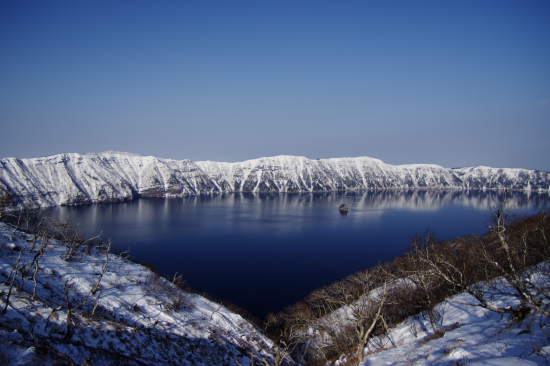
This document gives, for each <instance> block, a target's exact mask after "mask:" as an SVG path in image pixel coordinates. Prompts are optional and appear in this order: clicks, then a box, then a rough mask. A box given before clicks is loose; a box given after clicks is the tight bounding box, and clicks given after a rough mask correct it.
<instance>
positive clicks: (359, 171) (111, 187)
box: [0, 152, 550, 206]
mask: <svg viewBox="0 0 550 366" xmlns="http://www.w3.org/2000/svg"><path fill="white" fill-rule="evenodd" d="M416 188H449V189H504V188H508V189H518V190H535V191H548V190H550V173H547V172H540V171H536V170H527V169H497V168H489V167H483V166H478V167H472V168H460V169H447V168H443V167H441V166H437V165H428V164H414V165H399V166H395V165H389V164H385V163H383V162H382V161H380V160H378V159H373V158H368V157H358V158H334V159H319V160H312V159H308V158H305V157H300V156H275V157H267V158H260V159H253V160H247V161H244V162H239V163H220V162H212V161H199V162H192V161H190V160H170V159H161V158H156V157H152V156H136V155H131V154H123V153H116V152H108V153H100V154H76V153H73V154H59V155H54V156H49V157H43V158H35V159H16V158H7V159H0V191H4V192H8V193H10V194H11V195H12V196H13V197H14V198H15V199H16V200H17V201H18V202H21V203H26V202H32V203H37V204H39V205H42V206H50V205H71V204H82V203H95V202H116V201H123V200H129V199H132V198H134V197H156V196H186V195H197V194H207V193H222V192H316V191H359V190H366V189H416Z"/></svg>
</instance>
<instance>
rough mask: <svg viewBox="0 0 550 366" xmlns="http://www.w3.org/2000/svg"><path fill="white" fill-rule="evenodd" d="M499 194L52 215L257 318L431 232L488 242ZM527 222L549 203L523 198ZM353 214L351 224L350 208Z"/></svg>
mask: <svg viewBox="0 0 550 366" xmlns="http://www.w3.org/2000/svg"><path fill="white" fill-rule="evenodd" d="M499 195H500V194H499V193H496V192H488V193H483V192H456V191H407V192H404V191H379V192H367V193H365V194H337V193H334V194H274V195H257V194H224V195H216V196H200V197H190V198H169V199H164V198H158V199H157V198H147V199H138V200H135V201H132V202H128V203H115V204H100V205H86V206H77V207H56V208H53V209H51V213H52V214H53V215H54V216H55V217H57V218H62V219H69V220H70V221H71V222H72V223H73V224H78V225H79V227H80V229H81V231H82V232H84V233H86V234H88V235H90V236H91V235H95V234H97V233H99V232H100V231H103V233H104V237H105V238H109V237H110V238H112V239H113V241H114V245H115V247H116V248H117V249H119V250H126V249H128V248H130V254H131V255H132V256H133V257H135V258H136V259H138V260H140V261H146V262H152V263H154V264H155V266H156V267H157V269H158V270H159V272H161V273H165V274H174V273H176V272H177V273H179V274H182V275H183V276H184V278H185V280H186V281H187V282H188V283H189V284H190V285H191V286H192V287H193V288H194V289H196V290H198V291H201V292H202V291H205V292H208V293H210V294H212V295H214V296H216V297H218V298H221V299H224V300H230V301H232V302H234V303H235V304H237V305H239V306H241V307H243V308H245V309H247V310H249V311H250V312H252V313H253V314H255V315H257V316H263V315H265V314H267V313H268V312H275V311H279V310H282V309H283V308H284V307H285V306H287V305H290V304H291V303H294V302H296V301H300V300H302V299H303V298H304V297H305V296H306V295H307V294H308V293H309V292H310V291H312V290H314V289H316V288H318V287H320V286H323V285H326V284H329V283H331V282H333V281H335V280H338V279H342V278H343V277H345V276H347V275H349V274H351V273H353V272H355V271H358V270H361V269H364V268H367V267H369V266H372V265H375V264H377V263H379V262H384V261H386V260H389V259H391V258H393V257H395V256H398V255H400V254H402V253H404V251H405V250H406V248H407V246H408V244H409V241H408V238H409V236H410V235H411V234H413V233H415V232H423V231H425V230H426V229H427V228H431V229H433V230H435V231H436V234H438V236H439V237H441V238H450V237H454V236H458V235H466V234H470V233H483V232H485V231H486V225H487V221H488V218H489V207H490V206H494V205H495V204H496V203H497V202H498V199H499ZM511 201H512V202H513V203H514V205H515V207H516V212H517V213H519V214H532V213H536V212H538V211H539V210H541V209H548V208H550V199H549V196H548V194H546V195H542V194H541V195H539V194H531V195H526V194H523V193H514V194H512V196H511ZM342 203H346V204H347V205H348V206H349V208H350V211H349V213H348V214H346V215H342V214H341V213H340V212H339V211H338V207H339V206H340V204H342Z"/></svg>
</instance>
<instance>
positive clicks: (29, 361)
mask: <svg viewBox="0 0 550 366" xmlns="http://www.w3.org/2000/svg"><path fill="white" fill-rule="evenodd" d="M69 257H70V258H69ZM68 258H69V259H68ZM107 258H108V260H107ZM36 260H38V262H36ZM35 263H38V266H35V265H34V264H35ZM14 269H15V270H14ZM103 269H105V271H103ZM102 273H103V275H102ZM10 284H13V286H10ZM97 284H99V286H97V289H99V290H98V291H95V292H94V288H96V285H97ZM10 287H11V290H10ZM34 292H35V293H36V295H35V298H34V299H33V293H34ZM8 295H11V296H10V297H9V306H7V312H6V313H5V314H3V313H2V311H3V310H4V308H5V304H6V301H7V300H8ZM69 309H70V314H69ZM277 350H278V349H277V348H276V347H275V346H274V345H273V343H272V341H270V340H269V339H268V338H266V337H265V336H264V335H263V334H262V333H261V332H260V331H258V330H257V329H256V328H255V327H254V326H253V325H252V324H250V323H249V322H248V321H246V320H245V319H243V318H242V317H241V316H239V315H237V314H235V313H233V312H231V311H229V310H228V309H226V308H225V307H223V306H221V305H219V304H216V303H214V302H211V301H209V300H207V299H205V298H203V297H201V296H198V295H194V294H190V293H188V292H185V291H183V290H181V289H180V288H178V287H176V286H175V285H173V284H171V283H170V282H169V281H167V280H165V279H163V278H160V277H158V276H156V275H155V274H154V273H152V272H151V271H149V270H148V269H146V268H145V267H142V266H141V265H138V264H136V263H133V262H130V261H127V260H125V259H123V258H122V257H120V256H115V255H112V254H110V255H109V256H108V257H107V255H106V253H105V252H101V250H100V247H93V246H87V245H84V246H82V247H81V248H79V249H78V250H76V251H74V252H72V253H71V252H70V249H69V247H67V245H65V244H63V243H60V242H57V241H55V240H50V241H48V242H46V241H44V240H43V239H42V238H37V237H35V236H32V235H28V234H24V233H22V232H20V231H17V230H14V229H13V228H11V227H8V226H7V225H5V224H3V223H0V364H1V365H6V366H7V365H235V366H238V365H250V364H251V363H253V362H252V358H254V360H255V362H256V364H258V362H259V360H265V361H266V362H268V363H269V364H273V363H274V362H275V358H276V356H277ZM283 364H286V365H292V364H293V362H292V361H290V360H287V361H285V362H283Z"/></svg>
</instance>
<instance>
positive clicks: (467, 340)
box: [337, 263, 550, 366]
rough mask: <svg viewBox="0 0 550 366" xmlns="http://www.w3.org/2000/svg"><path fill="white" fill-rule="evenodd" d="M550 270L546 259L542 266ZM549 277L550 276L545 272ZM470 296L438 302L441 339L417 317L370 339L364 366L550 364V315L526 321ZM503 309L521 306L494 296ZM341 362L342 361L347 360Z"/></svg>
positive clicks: (534, 317) (535, 313) (505, 365)
mask: <svg viewBox="0 0 550 366" xmlns="http://www.w3.org/2000/svg"><path fill="white" fill-rule="evenodd" d="M544 268H545V269H543V270H545V271H548V263H547V264H546V266H545V267H544ZM544 277H545V278H548V277H547V276H544ZM472 304H479V303H478V302H477V301H476V300H475V299H474V298H473V297H472V296H470V295H468V294H465V293H462V294H458V295H455V296H453V297H451V298H449V299H448V300H446V301H444V302H442V303H440V304H439V305H438V306H437V310H438V313H439V314H440V315H441V324H442V329H447V331H446V332H445V334H444V335H443V336H441V337H439V338H437V337H434V335H433V334H434V332H433V331H432V328H431V326H430V323H429V320H428V319H424V318H423V317H422V316H414V317H411V318H409V319H407V320H406V321H405V322H403V323H401V324H399V325H398V326H396V327H395V328H393V329H391V332H390V334H389V336H388V335H385V336H381V337H376V338H373V339H371V341H370V342H369V344H368V347H367V348H366V349H365V354H368V356H367V357H366V358H364V360H363V361H362V362H361V363H360V365H362V366H383V365H402V366H408V365H419V366H420V365H449V366H451V365H487V366H489V365H490V366H493V365H503V366H528V365H529V366H531V365H533V366H535V365H548V364H550V319H548V318H547V317H545V316H543V315H541V314H540V313H537V312H532V313H530V314H528V315H527V316H526V317H525V318H524V319H522V320H520V319H515V318H512V317H511V316H510V315H502V314H497V313H495V312H491V311H489V310H487V309H484V308H482V307H479V306H472ZM495 304H497V305H499V306H500V307H505V306H518V305H519V303H518V302H517V299H515V298H507V297H506V296H501V297H500V298H495ZM337 364H344V359H342V360H340V361H339V362H338V363H337Z"/></svg>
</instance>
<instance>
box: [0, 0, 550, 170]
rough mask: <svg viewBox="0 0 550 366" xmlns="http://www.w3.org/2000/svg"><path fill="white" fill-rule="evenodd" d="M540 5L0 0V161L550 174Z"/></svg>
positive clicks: (549, 70)
mask: <svg viewBox="0 0 550 366" xmlns="http://www.w3.org/2000/svg"><path fill="white" fill-rule="evenodd" d="M549 19H550V2H549V1H547V0H540V1H539V0H527V1H519V0H518V1H508V0H498V1H483V0H477V1H467V0H466V1H422V0H419V1H392V0H388V1H381V0H370V1H369V0H363V1H335V0H317V1H313V0H311V1H308V0H293V1H284V0H277V1H268V0H265V1H258V0H255V1H239V0H236V1H209V0H205V1H168V0H166V1H139V0H137V1H136V0H133V1H123V0H118V1H117V0H111V1H101V0H95V1H83V0H81V1H55V0H50V1H26V0H17V1H12V0H9V1H6V0H0V50H1V52H0V157H2V158H3V157H19V158H30V157H38V156H47V155H52V154H56V153H61V152H81V153H86V152H101V151H105V150H119V151H128V152H133V153H138V154H142V155H154V156H159V157H163V158H173V159H184V158H189V159H192V160H195V161H198V160H215V161H242V160H246V159H253V158H257V157H262V156H273V155H282V154H289V155H301V156H307V157H309V158H329V157H346V156H351V157H354V156H370V157H375V158H379V159H381V160H383V161H385V162H387V163H391V164H406V163H433V164H439V165H442V166H445V167H457V166H472V165H489V166H496V167H525V168H532V169H540V170H547V171H550V159H549V157H550V41H549V39H550V21H549Z"/></svg>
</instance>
